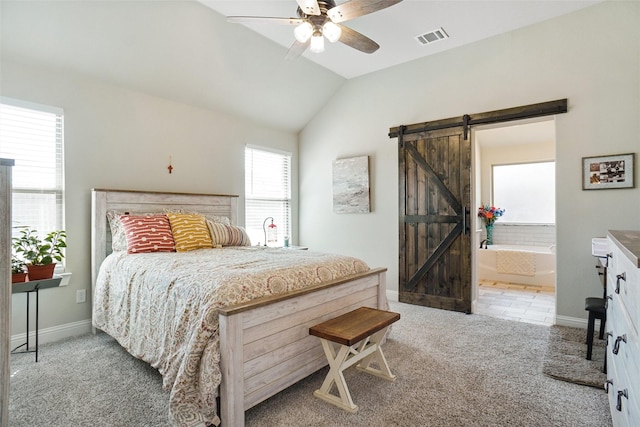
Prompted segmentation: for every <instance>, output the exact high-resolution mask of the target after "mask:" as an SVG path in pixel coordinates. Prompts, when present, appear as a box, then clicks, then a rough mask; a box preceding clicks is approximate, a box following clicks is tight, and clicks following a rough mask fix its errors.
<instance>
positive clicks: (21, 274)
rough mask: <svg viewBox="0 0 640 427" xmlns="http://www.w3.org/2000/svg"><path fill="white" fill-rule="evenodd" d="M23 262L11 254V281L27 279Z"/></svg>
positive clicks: (16, 281) (17, 281)
mask: <svg viewBox="0 0 640 427" xmlns="http://www.w3.org/2000/svg"><path fill="white" fill-rule="evenodd" d="M25 267H26V266H25V263H24V261H22V260H21V259H19V258H16V257H15V256H11V283H19V282H24V281H26V280H27V271H26V270H25Z"/></svg>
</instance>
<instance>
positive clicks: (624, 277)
mask: <svg viewBox="0 0 640 427" xmlns="http://www.w3.org/2000/svg"><path fill="white" fill-rule="evenodd" d="M620 280H624V281H625V282H626V281H627V273H625V272H623V273H620V274H618V275H617V276H616V294H619V293H620Z"/></svg>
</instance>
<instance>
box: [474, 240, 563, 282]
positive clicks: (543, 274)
mask: <svg viewBox="0 0 640 427" xmlns="http://www.w3.org/2000/svg"><path fill="white" fill-rule="evenodd" d="M499 250H509V251H526V252H532V253H533V254H534V262H535V275H534V276H526V275H520V274H505V273H499V272H498V271H496V252H497V251H499ZM476 254H477V255H476V260H477V262H476V264H477V266H478V270H477V272H478V279H479V280H490V281H500V282H507V283H520V284H523V285H535V286H545V287H553V288H555V285H556V254H555V246H524V245H489V247H488V249H477V251H476Z"/></svg>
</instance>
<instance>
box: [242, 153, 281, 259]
mask: <svg viewBox="0 0 640 427" xmlns="http://www.w3.org/2000/svg"><path fill="white" fill-rule="evenodd" d="M244 169H245V171H244V174H245V175H244V185H245V228H246V230H247V233H248V234H249V237H250V238H251V243H252V244H254V245H256V244H258V243H260V244H261V245H264V244H265V235H264V231H263V224H264V221H265V219H267V218H268V217H272V218H273V223H274V224H275V225H276V226H277V231H278V245H280V246H282V244H283V237H284V236H290V235H291V153H285V152H281V151H275V150H269V149H263V148H257V147H251V146H247V147H245V150H244ZM269 223H271V221H270V220H269V221H268V222H267V224H269Z"/></svg>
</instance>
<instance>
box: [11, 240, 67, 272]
mask: <svg viewBox="0 0 640 427" xmlns="http://www.w3.org/2000/svg"><path fill="white" fill-rule="evenodd" d="M66 238H67V234H66V232H65V231H64V230H56V231H52V232H50V233H49V234H47V235H46V236H45V237H44V238H43V239H41V238H40V237H38V232H37V231H36V230H32V229H24V230H20V235H19V236H18V237H14V238H13V249H14V251H15V253H16V255H17V256H18V257H20V258H21V259H22V260H23V261H24V262H25V263H26V265H27V272H28V274H29V280H40V279H49V278H51V277H52V276H53V270H54V269H55V266H56V261H62V259H63V258H64V253H63V249H64V248H66V247H67V243H66Z"/></svg>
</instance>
